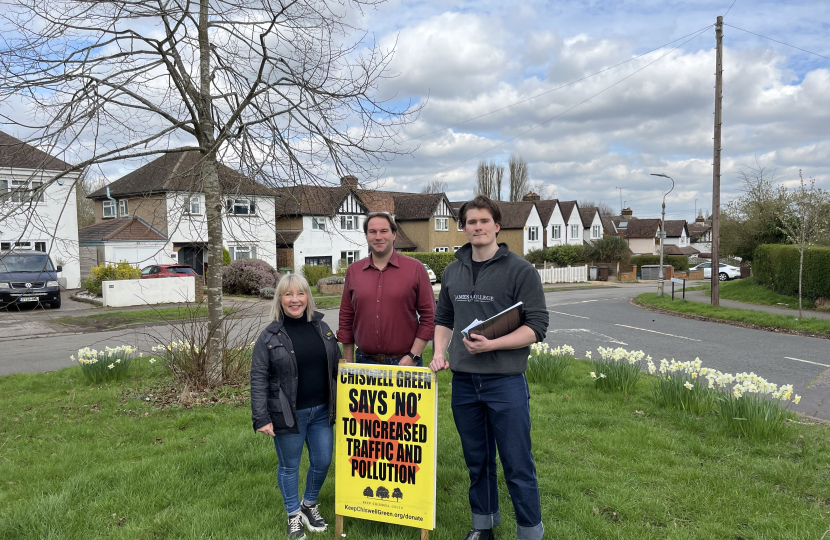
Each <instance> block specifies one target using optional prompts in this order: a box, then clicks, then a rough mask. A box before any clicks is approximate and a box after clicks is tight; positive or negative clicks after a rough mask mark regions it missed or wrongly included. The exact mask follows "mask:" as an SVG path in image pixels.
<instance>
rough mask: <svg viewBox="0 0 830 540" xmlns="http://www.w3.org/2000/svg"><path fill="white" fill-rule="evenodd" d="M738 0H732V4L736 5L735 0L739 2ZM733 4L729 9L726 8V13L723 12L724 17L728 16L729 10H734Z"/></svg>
mask: <svg viewBox="0 0 830 540" xmlns="http://www.w3.org/2000/svg"><path fill="white" fill-rule="evenodd" d="M737 1H738V0H732V6H734V5H735V2H737ZM732 6H729V9H727V10H726V13H724V14H723V17H724V18H726V16H727V15H729V12H730V11H731V10H732Z"/></svg>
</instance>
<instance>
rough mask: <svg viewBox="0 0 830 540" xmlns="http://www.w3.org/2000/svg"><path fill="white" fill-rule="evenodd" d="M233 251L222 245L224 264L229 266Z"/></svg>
mask: <svg viewBox="0 0 830 540" xmlns="http://www.w3.org/2000/svg"><path fill="white" fill-rule="evenodd" d="M231 262H232V261H231V252H230V251H228V248H226V247H224V246H223V247H222V266H228V265H229V264H231Z"/></svg>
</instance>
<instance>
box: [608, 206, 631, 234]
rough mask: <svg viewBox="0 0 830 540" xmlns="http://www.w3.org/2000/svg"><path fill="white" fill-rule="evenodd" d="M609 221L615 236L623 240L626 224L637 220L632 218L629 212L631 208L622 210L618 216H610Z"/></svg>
mask: <svg viewBox="0 0 830 540" xmlns="http://www.w3.org/2000/svg"><path fill="white" fill-rule="evenodd" d="M610 219H611V223H613V225H614V230H615V231H616V234H617V235H618V236H622V237H623V238H625V230H626V229H627V228H628V224H629V223H630V222H631V221H632V220H635V219H637V218H636V217H634V212H632V211H631V208H623V209H622V210H621V211H620V215H619V216H611V218H610Z"/></svg>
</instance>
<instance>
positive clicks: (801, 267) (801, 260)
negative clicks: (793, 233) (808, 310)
mask: <svg viewBox="0 0 830 540" xmlns="http://www.w3.org/2000/svg"><path fill="white" fill-rule="evenodd" d="M799 252H800V256H799V259H798V318H799V319H801V317H802V315H801V276H802V274H803V272H804V242H803V239H802V243H801V249H800V250H799Z"/></svg>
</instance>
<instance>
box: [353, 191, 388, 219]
mask: <svg viewBox="0 0 830 540" xmlns="http://www.w3.org/2000/svg"><path fill="white" fill-rule="evenodd" d="M357 196H358V197H359V198H360V200H361V201H363V204H364V205H365V206H366V210H367V211H368V212H389V213H390V214H394V213H395V200H394V193H392V192H391V191H378V190H374V189H358V190H357Z"/></svg>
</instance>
